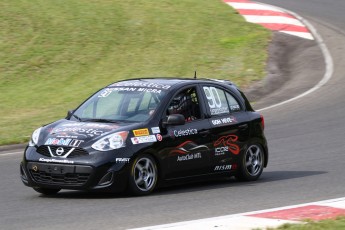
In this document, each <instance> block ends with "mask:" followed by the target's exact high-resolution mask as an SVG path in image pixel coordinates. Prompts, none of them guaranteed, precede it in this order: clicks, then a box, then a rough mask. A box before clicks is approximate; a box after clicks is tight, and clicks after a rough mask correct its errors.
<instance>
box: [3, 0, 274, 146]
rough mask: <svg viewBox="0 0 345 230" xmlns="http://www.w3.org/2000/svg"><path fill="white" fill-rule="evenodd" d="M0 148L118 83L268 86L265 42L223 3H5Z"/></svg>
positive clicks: (97, 0)
mask: <svg viewBox="0 0 345 230" xmlns="http://www.w3.org/2000/svg"><path fill="white" fill-rule="evenodd" d="M0 9H1V11H0V50H1V51H0V92H1V96H0V100H1V101H0V117H1V119H0V145H3V144H12V143H20V142H25V141H27V140H28V139H29V136H30V135H31V133H32V131H33V130H34V129H35V128H37V127H39V126H41V125H42V124H45V123H49V122H51V121H53V120H56V119H59V118H61V117H64V116H65V114H66V111H67V110H68V109H73V108H75V107H76V106H77V105H78V104H79V103H81V102H82V101H83V100H84V99H85V98H86V97H87V96H89V95H90V94H91V93H93V92H94V91H96V90H97V89H99V88H100V87H103V86H104V85H107V84H109V83H111V82H114V81H117V80H119V79H128V78H140V77H159V76H169V77H171V76H176V77H189V76H190V77H192V76H193V74H194V70H197V72H198V76H200V77H209V78H220V79H230V80H232V81H234V82H235V83H237V84H238V85H240V86H242V87H245V86H246V85H249V84H250V83H251V82H252V81H257V80H259V79H261V78H262V77H264V76H265V64H266V60H267V45H268V42H269V40H270V37H271V33H270V32H269V31H267V30H265V29H264V28H262V27H260V26H258V25H255V24H251V23H246V22H245V21H244V19H243V18H242V17H241V16H240V15H238V14H237V13H236V12H235V11H234V10H233V9H232V8H231V7H229V6H227V5H226V4H224V3H223V2H222V1H221V0H208V1H198V0H178V1H171V0H159V1H153V0H151V1H150V0H135V1H134V0H127V1H120V0H57V1H47V0H1V1H0Z"/></svg>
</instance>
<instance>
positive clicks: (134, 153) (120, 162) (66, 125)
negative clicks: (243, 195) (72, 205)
mask: <svg viewBox="0 0 345 230" xmlns="http://www.w3.org/2000/svg"><path fill="white" fill-rule="evenodd" d="M267 162H268V148H267V142H266V138H265V136H264V118H263V117H262V116H261V115H260V114H259V113H257V112H255V111H254V110H253V109H252V107H251V106H250V104H249V102H248V100H247V99H246V97H245V96H244V94H243V93H242V92H241V91H240V90H239V89H238V88H237V87H236V86H235V85H233V84H232V83H231V82H229V81H222V80H210V79H170V78H161V79H133V80H125V81H119V82H115V83H113V84H111V85H108V86H106V87H105V88H103V89H101V90H99V91H98V92H96V93H95V94H94V95H93V96H91V97H90V98H88V99H87V100H86V101H85V102H84V103H82V104H81V105H80V106H79V107H78V108H77V109H75V110H72V111H69V112H68V115H67V117H66V118H65V119H61V120H58V121H55V122H53V123H51V124H48V125H44V126H42V127H40V128H38V129H37V130H35V131H34V132H33V134H32V137H31V141H30V143H29V144H28V146H27V147H26V149H25V152H24V157H23V160H22V162H21V165H20V175H21V180H22V181H23V183H24V184H25V185H27V186H29V187H32V188H33V189H34V190H36V191H37V192H39V193H42V194H45V195H51V194H55V193H57V192H59V191H60V190H61V189H72V190H102V191H111V192H118V191H125V190H126V189H127V191H129V192H130V193H131V194H134V195H145V194H149V193H151V192H152V191H153V190H154V189H155V188H156V187H157V186H158V185H163V184H168V185H169V184H172V183H173V182H174V181H180V180H184V179H188V180H191V179H197V178H198V179H200V178H203V177H210V176H211V177H213V176H215V177H223V176H235V177H236V178H237V179H239V180H244V181H254V180H257V179H258V178H259V177H260V175H261V174H262V171H263V168H264V167H266V166H267Z"/></svg>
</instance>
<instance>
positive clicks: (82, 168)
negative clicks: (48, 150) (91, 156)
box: [27, 162, 93, 186]
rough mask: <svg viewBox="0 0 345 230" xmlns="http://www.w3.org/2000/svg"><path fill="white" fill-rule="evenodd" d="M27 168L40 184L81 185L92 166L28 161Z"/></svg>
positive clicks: (86, 178) (87, 178)
mask: <svg viewBox="0 0 345 230" xmlns="http://www.w3.org/2000/svg"><path fill="white" fill-rule="evenodd" d="M27 169H28V171H29V172H30V175H31V177H32V179H33V180H34V181H35V182H37V183H40V184H53V185H66V186H82V185H84V184H86V183H87V182H88V180H89V178H90V176H91V175H92V172H93V168H92V167H91V166H87V165H68V164H51V163H38V162H29V163H28V164H27Z"/></svg>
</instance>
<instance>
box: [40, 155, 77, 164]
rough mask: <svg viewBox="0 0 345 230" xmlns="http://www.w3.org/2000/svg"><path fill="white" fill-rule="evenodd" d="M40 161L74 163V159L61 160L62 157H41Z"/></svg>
mask: <svg viewBox="0 0 345 230" xmlns="http://www.w3.org/2000/svg"><path fill="white" fill-rule="evenodd" d="M38 161H41V162H46V163H65V164H74V161H70V160H65V159H64V160H60V159H46V158H42V157H41V158H40V159H39V160H38Z"/></svg>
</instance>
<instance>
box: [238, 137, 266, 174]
mask: <svg viewBox="0 0 345 230" xmlns="http://www.w3.org/2000/svg"><path fill="white" fill-rule="evenodd" d="M264 158H265V154H264V151H263V149H262V147H261V146H260V145H259V144H250V145H248V148H247V150H246V152H245V154H243V157H242V160H241V163H240V169H239V172H238V173H237V175H236V178H237V179H238V180H240V181H255V180H257V179H258V178H259V177H260V176H261V173H262V171H263V168H264Z"/></svg>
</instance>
